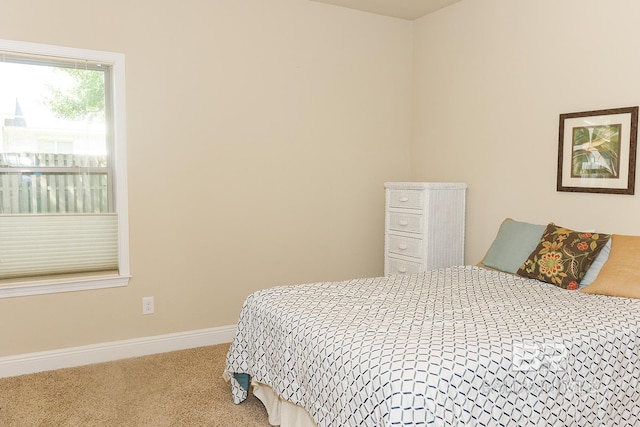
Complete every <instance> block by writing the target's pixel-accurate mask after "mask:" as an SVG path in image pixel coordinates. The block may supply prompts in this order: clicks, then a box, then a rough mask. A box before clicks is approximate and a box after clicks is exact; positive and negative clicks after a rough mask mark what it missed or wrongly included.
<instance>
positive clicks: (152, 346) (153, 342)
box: [0, 325, 236, 378]
mask: <svg viewBox="0 0 640 427" xmlns="http://www.w3.org/2000/svg"><path fill="white" fill-rule="evenodd" d="M235 333H236V325H229V326H221V327H217V328H208V329H198V330H194V331H186V332H178V333H174V334H166V335H156V336H150V337H142V338H134V339H129V340H123V341H113V342H107V343H100V344H92V345H86V346H81V347H70V348H63V349H60V350H52V351H42V352H37V353H26V354H18V355H15V356H4V357H0V378H4V377H14V376H16V375H23V374H31V373H34V372H42V371H50V370H53V369H61V368H70V367H74V366H82V365H90V364H92V363H101V362H109V361H112V360H118V359H126V358H129V357H139V356H146V355H149V354H156V353H165V352H167V351H175V350H185V349H188V348H195V347H203V346H208V345H215V344H222V343H228V342H231V341H232V340H233V337H234V335H235Z"/></svg>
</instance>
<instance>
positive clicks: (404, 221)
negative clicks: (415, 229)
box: [398, 219, 409, 227]
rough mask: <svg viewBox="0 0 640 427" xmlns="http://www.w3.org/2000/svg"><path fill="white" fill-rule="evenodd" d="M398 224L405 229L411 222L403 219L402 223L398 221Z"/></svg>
mask: <svg viewBox="0 0 640 427" xmlns="http://www.w3.org/2000/svg"><path fill="white" fill-rule="evenodd" d="M398 224H400V225H401V226H403V227H406V226H407V225H409V221H407V220H406V219H401V220H400V221H398Z"/></svg>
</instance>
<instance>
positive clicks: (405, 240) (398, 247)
mask: <svg viewBox="0 0 640 427" xmlns="http://www.w3.org/2000/svg"><path fill="white" fill-rule="evenodd" d="M388 239H389V248H388V249H389V252H391V253H394V254H399V255H406V256H410V257H414V258H421V257H422V239H412V238H410V237H404V236H396V235H394V234H389V235H388Z"/></svg>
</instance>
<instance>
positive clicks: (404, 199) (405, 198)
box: [400, 196, 409, 203]
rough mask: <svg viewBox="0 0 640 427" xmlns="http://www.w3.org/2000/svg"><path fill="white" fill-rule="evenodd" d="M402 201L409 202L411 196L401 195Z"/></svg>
mask: <svg viewBox="0 0 640 427" xmlns="http://www.w3.org/2000/svg"><path fill="white" fill-rule="evenodd" d="M400 201H401V202H402V203H407V202H408V201H409V198H408V197H406V196H403V197H400Z"/></svg>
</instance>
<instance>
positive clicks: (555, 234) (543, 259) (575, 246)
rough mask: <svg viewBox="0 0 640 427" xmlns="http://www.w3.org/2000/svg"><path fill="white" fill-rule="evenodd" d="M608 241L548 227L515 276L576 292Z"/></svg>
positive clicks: (589, 234) (586, 234)
mask: <svg viewBox="0 0 640 427" xmlns="http://www.w3.org/2000/svg"><path fill="white" fill-rule="evenodd" d="M609 238H611V236H610V235H609V234H600V233H580V232H577V231H573V230H570V229H568V228H564V227H559V226H557V225H555V224H553V223H551V224H549V225H547V228H546V229H545V231H544V233H542V237H541V239H540V243H538V246H537V247H536V248H535V249H534V250H533V252H532V253H531V255H529V258H527V260H526V261H525V262H524V264H522V265H521V266H520V268H519V269H518V272H517V273H516V274H518V275H520V276H523V277H529V278H531V279H538V280H541V281H543V282H548V283H551V284H553V285H556V286H559V287H561V288H564V289H578V286H579V284H580V280H582V278H583V277H584V275H585V273H586V272H587V270H588V269H589V267H590V266H591V263H592V262H593V260H594V259H595V258H596V256H598V253H600V251H601V250H602V248H603V247H604V245H606V244H607V242H608V241H609Z"/></svg>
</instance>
